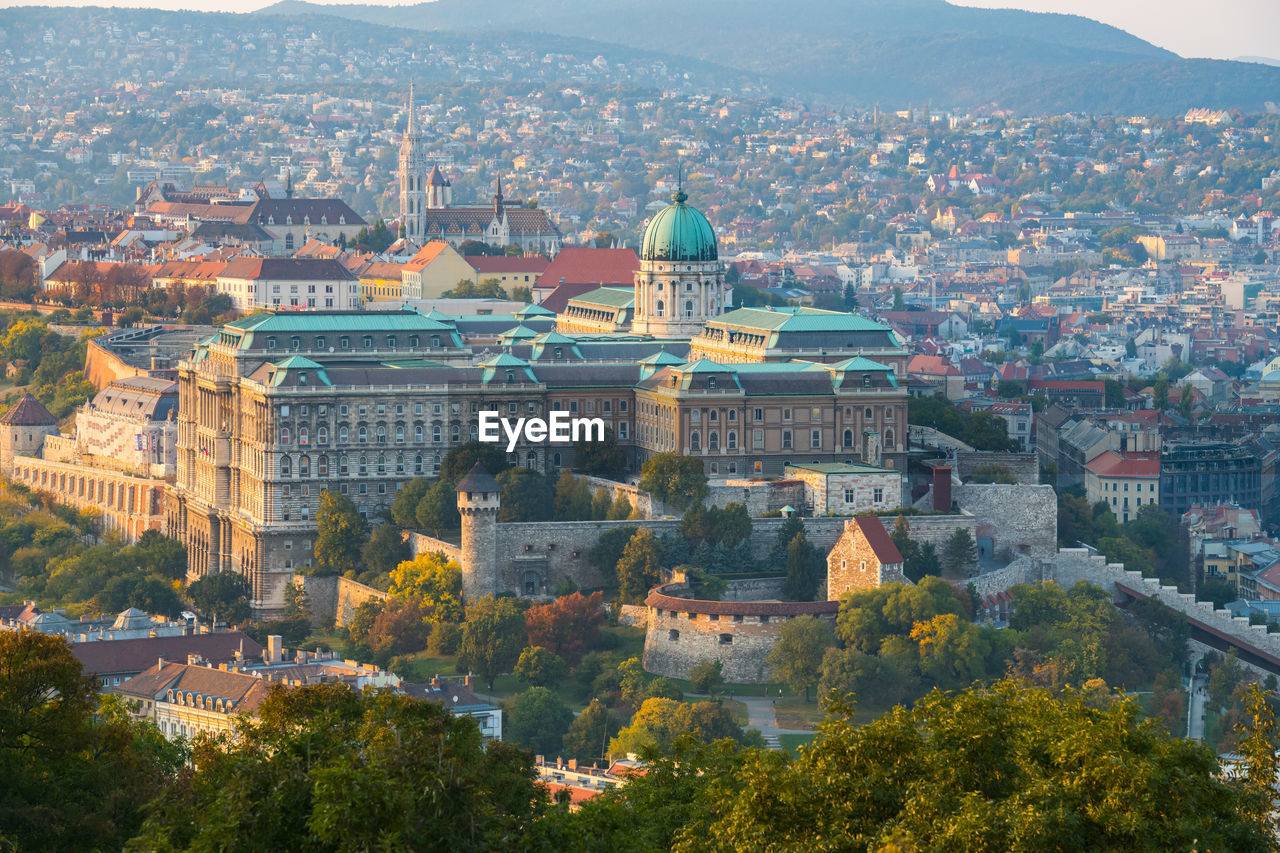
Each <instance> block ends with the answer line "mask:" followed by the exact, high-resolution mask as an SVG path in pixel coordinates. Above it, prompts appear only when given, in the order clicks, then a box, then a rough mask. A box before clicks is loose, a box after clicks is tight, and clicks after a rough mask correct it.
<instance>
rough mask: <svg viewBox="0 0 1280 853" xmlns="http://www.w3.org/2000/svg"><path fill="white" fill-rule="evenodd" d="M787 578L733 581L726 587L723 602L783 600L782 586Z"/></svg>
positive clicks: (722, 596)
mask: <svg viewBox="0 0 1280 853" xmlns="http://www.w3.org/2000/svg"><path fill="white" fill-rule="evenodd" d="M786 580H787V579H786V578H784V577H776V578H750V579H743V580H731V581H729V583H728V584H727V585H726V587H725V591H724V594H723V595H721V596H720V600H721V601H769V600H771V599H780V598H782V585H783V584H784V583H786Z"/></svg>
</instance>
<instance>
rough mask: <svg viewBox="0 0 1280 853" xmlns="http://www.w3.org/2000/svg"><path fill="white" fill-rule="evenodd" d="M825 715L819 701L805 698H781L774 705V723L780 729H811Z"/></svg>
mask: <svg viewBox="0 0 1280 853" xmlns="http://www.w3.org/2000/svg"><path fill="white" fill-rule="evenodd" d="M825 716H826V714H824V713H823V711H822V708H821V706H820V705H819V704H818V703H817V702H806V701H804V699H803V698H799V699H779V700H778V701H777V702H775V703H774V706H773V720H774V725H776V726H777V727H778V728H780V729H811V728H813V727H814V726H816V725H817V724H818V723H820V722H822V720H823V718H824V717H825Z"/></svg>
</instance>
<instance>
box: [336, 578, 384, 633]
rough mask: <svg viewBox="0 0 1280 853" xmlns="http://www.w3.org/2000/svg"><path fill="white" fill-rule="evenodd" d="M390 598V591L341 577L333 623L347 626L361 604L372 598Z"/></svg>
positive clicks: (379, 599)
mask: <svg viewBox="0 0 1280 853" xmlns="http://www.w3.org/2000/svg"><path fill="white" fill-rule="evenodd" d="M389 598H391V594H390V593H388V592H383V591H382V590H380V589H374V588H373V587H371V586H365V585H364V584H362V583H357V582H356V581H353V580H349V579H348V578H343V577H340V578H338V589H337V601H336V606H335V608H334V619H333V624H334V625H335V626H336V627H338V628H345V627H346V626H347V625H350V624H351V620H352V618H353V617H354V616H355V615H356V608H357V607H359V606H360V605H361V604H364V603H365V602H366V601H370V600H376V601H386V600H387V599H389Z"/></svg>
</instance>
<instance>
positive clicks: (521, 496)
mask: <svg viewBox="0 0 1280 853" xmlns="http://www.w3.org/2000/svg"><path fill="white" fill-rule="evenodd" d="M497 480H498V484H499V485H500V486H502V499H501V500H502V504H501V506H499V507H498V521H550V520H551V514H552V499H553V497H554V491H553V489H552V487H551V483H550V482H549V481H548V480H547V478H546V477H544V476H543V475H542V474H540V473H539V472H537V471H534V470H533V469H532V468H508V469H507V470H505V471H503V472H502V473H501V474H499V475H498V476H497Z"/></svg>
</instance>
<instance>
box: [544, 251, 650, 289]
mask: <svg viewBox="0 0 1280 853" xmlns="http://www.w3.org/2000/svg"><path fill="white" fill-rule="evenodd" d="M638 269H640V259H639V258H638V257H636V253H635V252H633V251H632V250H631V249H577V248H572V249H562V250H561V251H560V254H558V255H556V256H555V259H554V260H553V261H551V263H550V264H548V265H547V268H546V269H545V270H543V272H542V275H541V276H539V278H538V284H537V286H538V287H556V286H557V285H559V284H593V285H595V286H596V287H611V286H612V287H632V286H634V285H635V273H636V270H638Z"/></svg>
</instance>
